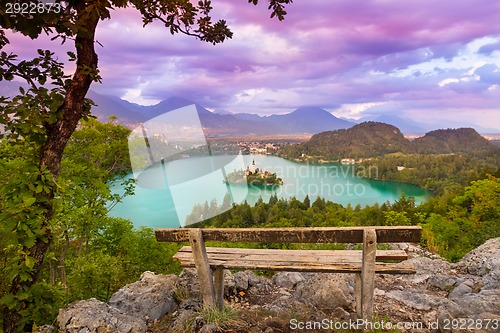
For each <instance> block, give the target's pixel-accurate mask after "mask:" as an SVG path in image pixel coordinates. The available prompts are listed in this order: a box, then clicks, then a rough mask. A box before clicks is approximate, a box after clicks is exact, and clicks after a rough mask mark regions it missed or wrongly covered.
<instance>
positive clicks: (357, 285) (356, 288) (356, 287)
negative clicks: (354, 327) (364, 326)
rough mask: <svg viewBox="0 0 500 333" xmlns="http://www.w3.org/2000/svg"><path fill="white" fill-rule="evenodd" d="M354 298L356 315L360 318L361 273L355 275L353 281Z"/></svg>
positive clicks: (361, 298) (361, 296)
mask: <svg viewBox="0 0 500 333" xmlns="http://www.w3.org/2000/svg"><path fill="white" fill-rule="evenodd" d="M354 296H355V297H356V314H357V315H358V318H361V313H362V310H361V309H362V306H361V302H362V300H363V292H362V290H361V273H356V279H355V281H354Z"/></svg>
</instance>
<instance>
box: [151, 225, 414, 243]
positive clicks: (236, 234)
mask: <svg viewBox="0 0 500 333" xmlns="http://www.w3.org/2000/svg"><path fill="white" fill-rule="evenodd" d="M190 230H191V228H176V229H156V240H157V241H159V242H184V241H189V231H190ZM200 230H201V232H202V234H203V239H204V240H205V241H217V242H259V243H363V233H364V231H365V230H375V233H376V235H377V238H376V242H377V243H402V242H412V243H417V242H420V237H421V235H422V228H421V227H419V226H391V227H381V226H367V227H319V228H310V227H301V228H203V229H200Z"/></svg>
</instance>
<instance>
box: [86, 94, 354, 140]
mask: <svg viewBox="0 0 500 333" xmlns="http://www.w3.org/2000/svg"><path fill="white" fill-rule="evenodd" d="M88 97H89V98H90V99H92V100H93V101H94V102H95V103H96V104H97V106H94V107H93V108H92V114H93V115H94V116H96V117H97V118H98V119H99V120H101V121H106V120H107V119H108V118H109V117H110V116H113V115H114V116H116V117H117V121H118V122H119V123H121V124H123V125H125V126H127V127H130V128H134V127H136V126H138V125H139V124H140V123H143V122H146V121H148V120H150V119H153V118H154V117H157V116H159V115H161V114H163V113H166V112H169V111H172V110H175V109H178V108H181V107H184V106H188V105H192V104H194V105H195V106H196V110H197V111H198V116H199V117H200V122H201V124H202V126H203V128H204V130H205V134H206V135H208V136H252V135H277V134H315V133H319V132H324V131H331V130H336V129H342V128H349V127H351V126H353V125H355V123H354V122H350V121H347V120H343V119H340V118H337V117H335V116H334V115H332V114H331V113H330V112H328V111H325V110H323V109H321V108H318V107H299V108H298V109H297V110H295V111H293V112H290V113H288V114H283V115H271V116H259V115H256V114H230V113H217V112H211V111H208V110H207V109H206V108H204V107H203V106H201V105H200V104H198V103H195V102H193V101H190V100H187V99H183V98H179V97H172V98H169V99H166V100H164V101H162V102H160V103H158V104H156V105H153V106H140V105H137V104H133V103H129V102H127V101H124V100H121V99H118V98H114V97H108V96H103V95H100V94H98V93H96V92H94V91H91V92H89V94H88Z"/></svg>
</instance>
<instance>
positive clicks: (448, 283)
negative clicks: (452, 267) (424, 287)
mask: <svg viewBox="0 0 500 333" xmlns="http://www.w3.org/2000/svg"><path fill="white" fill-rule="evenodd" d="M427 283H428V284H429V286H431V287H435V288H438V289H440V290H443V291H447V292H449V291H450V290H452V289H453V287H454V286H455V284H456V283H457V281H456V280H455V279H454V278H452V277H450V276H446V275H434V276H431V277H429V279H428V280H427Z"/></svg>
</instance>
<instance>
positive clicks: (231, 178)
mask: <svg viewBox="0 0 500 333" xmlns="http://www.w3.org/2000/svg"><path fill="white" fill-rule="evenodd" d="M245 178H246V183H247V184H248V185H262V186H277V185H283V180H282V179H281V178H279V177H278V176H277V175H276V173H275V172H269V171H264V170H262V169H259V168H257V166H256V165H255V160H252V165H250V166H247V168H246V170H245V173H244V175H243V170H240V171H239V172H238V171H235V172H231V173H230V174H228V175H227V182H229V183H232V184H241V183H242V182H244V181H245Z"/></svg>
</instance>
